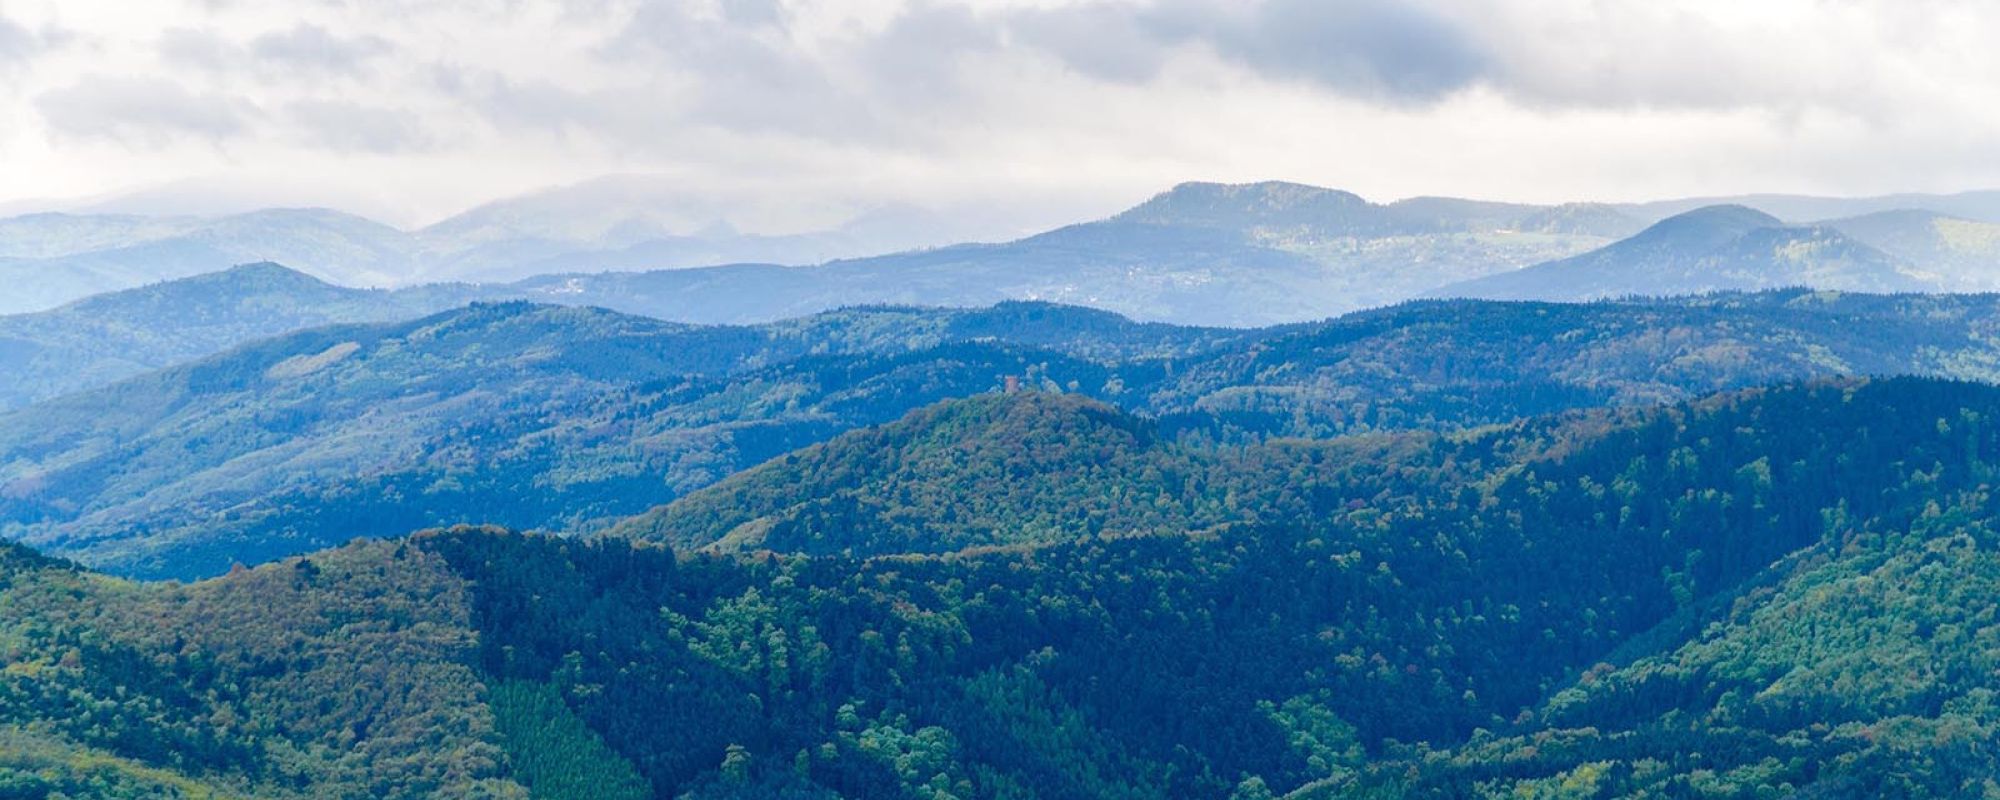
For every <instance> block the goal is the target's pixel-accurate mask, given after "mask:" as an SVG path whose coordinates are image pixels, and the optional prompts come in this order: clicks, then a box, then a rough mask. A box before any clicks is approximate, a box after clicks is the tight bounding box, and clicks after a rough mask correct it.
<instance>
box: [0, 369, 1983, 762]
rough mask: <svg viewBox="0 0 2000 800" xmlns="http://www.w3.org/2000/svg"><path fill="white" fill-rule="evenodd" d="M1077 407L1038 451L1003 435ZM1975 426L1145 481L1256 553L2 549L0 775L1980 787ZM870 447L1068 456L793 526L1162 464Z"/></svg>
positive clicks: (518, 541) (970, 502)
mask: <svg viewBox="0 0 2000 800" xmlns="http://www.w3.org/2000/svg"><path fill="white" fill-rule="evenodd" d="M1050 416H1053V417H1054V418H1056V419H1055V420H1053V421H1052V423H1051V424H1050V425H1049V426H1046V427H1047V429H1048V430H1049V431H1051V433H1050V434H1049V436H1047V437H1045V438H1044V439H1036V438H1033V437H1030V439H1029V440H1028V442H1027V443H1026V444H1023V445H1021V446H1015V445H1016V442H1015V441H1014V437H1011V436H1009V435H1006V434H1007V432H1009V431H1013V430H1016V429H1017V428H1018V426H1017V425H1016V424H1015V423H1017V422H1020V421H1034V420H1041V419H1043V418H1045V417H1050ZM1995 420H2000V389H1996V388H1994V387H1991V386H1984V385H1977V384H1966V383H1953V382H1945V381H1934V380H1917V379H1897V380H1882V381H1840V382H1832V383H1816V384H1809V385H1793V386H1785V387H1778V388H1771V389H1760V390H1753V391H1750V392H1744V393H1737V394H1731V395H1726V396H1721V397H1715V398H1709V399H1704V400H1700V401H1696V402H1693V403H1688V404H1683V405H1678V406H1670V407H1663V408H1647V409H1629V410H1623V411H1595V412H1589V413H1582V414H1572V415H1566V416H1564V417H1560V418H1544V419H1538V420H1534V421H1529V422H1526V423H1521V424H1518V425H1509V426H1503V427H1496V428H1492V429H1488V430H1484V431H1480V432H1476V433H1464V434H1460V435H1454V436H1439V435H1435V434H1428V433H1407V434H1397V435H1384V436H1373V437H1366V438H1364V439H1360V440H1343V441H1337V442H1320V443H1270V444H1263V445H1256V446H1250V447H1241V448H1224V449H1219V450H1215V451H1211V452H1210V453H1209V458H1206V459H1200V460H1189V461H1188V462H1187V463H1190V464H1198V465H1200V466H1201V471H1200V473H1199V474H1187V475H1179V476H1168V475H1166V474H1165V473H1159V476H1158V477H1157V478H1145V477H1143V476H1146V475H1148V474H1149V473H1146V472H1145V471H1144V470H1143V469H1142V470H1141V472H1140V473H1139V474H1140V476H1141V477H1140V478H1138V480H1157V481H1158V482H1159V483H1161V484H1163V485H1165V484H1169V483H1173V482H1175V481H1178V482H1179V485H1180V486H1181V488H1179V489H1173V490H1170V491H1168V492H1167V493H1169V494H1171V493H1179V494H1183V495H1186V496H1194V497H1204V498H1213V499H1215V500H1216V501H1217V502H1218V503H1219V507H1220V508H1223V509H1232V506H1233V513H1235V514H1236V517H1235V521H1233V522H1225V523H1223V524H1220V525H1218V526H1215V527H1213V528H1211V529H1208V530H1205V531H1199V532H1195V531H1182V532H1173V533H1163V535H1152V536H1126V537H1109V538H1105V537H1092V536H1068V537H1060V538H1057V539H1055V540H1043V541H1041V542H1039V543H1036V544H1032V545H1020V546H1014V547H1004V548H977V549H974V550H970V551H964V552H954V553H943V554H896V555H887V556H882V557H874V558H857V557H850V556H845V555H821V556H805V555H793V554H774V553H769V552H765V553H758V554H741V553H722V552H705V553H674V552H671V551H668V550H665V549H661V548H655V547H646V546H633V545H631V544H628V543H626V542H623V541H619V540H613V539H596V540H581V539H575V538H554V537H542V536H533V535H520V534H512V533H505V532H500V531H494V530H484V529H458V530H451V531H439V532H430V533H425V534H422V535H419V536H416V537H413V538H411V539H408V540H404V541H398V542H387V543H384V542H369V543H359V544H353V545H349V546H348V547H345V548H343V549H341V550H337V551H331V552H326V553H318V554H314V555H313V556H311V557H309V558H307V559H304V560H294V561H290V562H285V563H280V564H273V565H269V566H266V567H262V568H258V569H254V570H247V571H240V572H237V573H235V574H232V575H229V576H227V577H222V578H217V579H213V580H209V581H203V582H200V583H196V584H192V585H189V586H179V585H171V584H131V583H126V582H123V581H119V580H115V579H107V578H102V577H99V576H95V575H91V574H89V573H84V572H80V571H78V570H76V569H75V568H73V567H70V566H68V565H65V564H63V563H61V562H54V561H50V560H48V559H42V558H39V557H35V556H33V555H31V554H28V553H25V552H24V551H21V550H20V549H18V548H13V547H4V548H0V603H4V604H5V607H6V608H7V609H8V612H9V613H8V614H7V615H5V616H4V618H0V742H9V743H12V742H29V743H31V744H32V747H22V748H18V749H16V748H0V780H4V781H14V782H15V784H14V785H27V786H29V788H30V789H32V790H37V791H44V793H46V789H44V788H43V787H44V786H46V785H51V784H53V785H54V786H55V787H56V788H58V789H64V787H69V786H72V785H74V786H96V787H99V788H97V789H95V790H94V791H95V792H96V796H111V797H118V796H145V795H143V794H140V792H141V791H142V790H143V789H144V788H145V786H146V785H148V784H145V783H142V782H147V781H150V782H151V785H167V786H174V787H217V788H220V789H223V790H225V792H226V793H230V792H233V793H237V794H242V795H246V796H260V797H272V796H275V797H286V796H301V797H370V796H379V797H403V796H436V795H449V796H476V797H505V798H518V797H522V796H523V795H524V794H525V793H532V794H533V796H536V797H547V798H554V800H567V798H572V797H591V798H603V799H604V800H613V799H614V798H622V797H632V796H653V797H685V798H690V800H715V799H716V798H751V797H759V798H837V797H853V798H861V797H866V798H937V797H940V796H947V795H948V796H950V797H954V798H961V800H970V799H971V798H1097V797H1122V798H1165V797H1174V798H1226V797H1237V798H1241V797H1264V796H1276V795H1285V794H1290V793H1294V792H1296V793H1297V794H1296V796H1299V797H1354V796H1361V797H1370V796H1374V797H1395V796H1417V797H1430V796H1441V797H1495V798H1497V797H1519V796H1563V793H1564V792H1569V793H1571V794H1575V793H1578V792H1581V793H1582V796H1636V795H1638V794H1639V793H1641V792H1644V793H1646V794H1647V795H1648V796H1703V795H1706V796H1718V797H1760V796H1780V797H1782V796H1787V795H1788V794H1791V795H1800V796H1836V797H1849V796H1896V797H1912V798H1945V797H1966V796H1979V794H1980V793H1981V792H1983V791H1985V789H1986V787H1987V786H1988V785H1989V784H1990V780H1991V777H1992V775H1994V774H1995V771H1996V768H2000V753H1996V752H1995V751H1994V749H1993V748H1992V744H1991V743H1992V735H1991V733H1992V731H1993V730H1994V724H1995V721H1996V718H1995V711H1994V709H1995V707H1996V706H1995V704H1994V702H1993V698H1992V696H1991V695H1992V689H1991V686H1990V681H1991V672H1992V669H1993V666H1994V665H1993V664H1992V663H1991V661H1992V659H1991V653H1992V652H1993V650H1994V648H1993V647H1992V646H1991V644H1992V642H1991V640H1992V637H1993V636H1994V632H1995V631H1996V630H2000V627H1996V623H1995V621H1994V620H1993V619H1992V616H1993V613H1994V612H1993V609H1992V603H1991V602H1987V601H1985V600H1983V599H1982V598H1985V597H1986V595H1987V594H1990V592H1991V587H1992V586H1993V585H1994V584H1995V583H1996V582H2000V562H1996V561H1995V560H1994V559H1993V558H1991V557H1990V551H1991V550H1992V548H1993V537H1994V534H1993V531H1994V525H1995V520H1996V519H2000V503H1996V501H1995V500H1994V497H1993V495H1992V494H1991V492H1990V487H1991V486H1992V485H1993V484H1994V483H1995V481H1996V480H2000V465H1996V464H1995V463H1994V462H1993V461H1992V454H1993V453H1995V452H2000V427H1996V426H1995V424H1994V421H1995ZM1036 427H1042V426H1036ZM869 435H880V436H884V437H891V438H892V439H893V441H889V442H887V443H888V444H890V445H892V452H895V453H903V454H908V453H923V452H925V451H927V450H929V449H932V448H928V447H926V446H925V445H926V444H927V443H935V444H938V445H939V446H940V447H939V448H937V449H939V451H940V453H942V452H948V451H951V450H952V448H954V447H959V446H961V445H965V444H970V445H972V446H973V447H974V448H975V450H976V449H978V448H985V447H997V448H1000V449H1001V450H1002V451H1010V450H1011V451H1014V452H1017V453H1020V454H1023V455H1024V457H1025V454H1027V453H1029V452H1033V453H1039V454H1059V457H1058V455H1047V456H1046V457H1038V458H1029V459H1028V460H1027V461H1025V462H1021V463H1024V464H1026V465H1031V466H1029V467H1028V468H1027V469H1026V472H1025V473H1024V474H1023V475H1021V476H1019V477H1018V478H1017V480H1020V481H1025V482H1027V483H1028V484H1029V485H1031V486H1041V487H1045V488H1044V489H1043V490H1037V491H1035V492H1031V493H1029V494H1028V495H1023V497H1032V498H1040V499H1027V500H1020V499H1018V498H1017V499H1016V500H1010V501H1008V502H1005V503H996V502H994V501H992V500H991V499H990V497H989V496H990V495H992V494H993V493H994V489H993V487H991V486H990V485H989V484H978V483H973V482H968V481H964V480H962V479H961V476H959V475H955V474H952V473H953V471H954V470H953V469H952V468H949V465H947V464H946V463H945V462H946V461H951V462H953V463H954V464H957V465H960V466H959V467H958V471H960V472H962V473H965V474H978V473H979V471H980V470H981V469H984V468H985V467H984V466H982V465H983V464H986V463H990V462H992V460H991V459H984V458H980V457H976V456H975V457H968V458H955V459H952V458H946V457H943V456H940V460H937V461H930V462H924V466H922V467H917V466H915V465H912V466H910V467H909V468H901V467H896V466H894V465H893V463H892V465H890V466H887V467H884V466H881V465H868V464H851V465H845V466H842V465H840V464H836V463H829V465H828V471H829V472H830V473H832V474H829V475H826V476H821V475H803V476H802V477H804V478H806V479H809V482H808V483H807V484H806V485H803V486H801V487H799V490H798V493H799V494H798V498H810V497H822V496H830V495H837V494H839V493H840V492H842V491H845V490H847V489H848V488H851V487H853V486H863V487H866V486H871V485H873V486H882V485H889V484H888V483H887V482H886V480H887V479H888V478H893V479H894V480H901V481H905V482H906V483H907V488H908V489H909V490H910V491H911V492H912V493H918V492H922V491H935V492H937V494H938V496H939V497H940V498H950V497H953V496H956V499H957V501H958V502H956V503H952V502H921V503H912V504H911V505H910V506H909V508H911V509H912V513H913V514H917V515H931V516H933V517H939V518H940V519H941V515H944V514H948V513H951V511H952V510H953V509H954V508H965V509H986V510H985V511H983V512H982V513H986V514H988V515H990V516H992V517H994V518H995V519H1000V518H1001V517H1003V516H1004V515H1006V514H1012V513H1015V512H1014V510H1015V509H1019V510H1022V511H1024V512H1027V513H1034V512H1048V511H1049V507H1048V506H1046V505H1045V503H1054V504H1055V507H1057V508H1061V507H1064V506H1067V505H1071V504H1076V503H1079V502H1081V503H1086V504H1087V503H1091V502H1096V501H1095V500H1094V499H1090V498H1091V495H1092V493H1093V492H1096V493H1107V492H1110V491H1112V490H1113V488H1114V487H1115V486H1116V485H1117V484H1119V483H1121V482H1129V481H1133V480H1135V478H1134V476H1133V475H1131V474H1130V473H1129V471H1126V470H1120V471H1101V472H1100V471H1093V465H1094V464H1096V463H1097V462H1098V460H1099V459H1102V458H1106V457H1109V458H1111V459H1113V460H1116V459H1120V458H1128V457H1129V455H1127V454H1130V453H1134V452H1138V453H1148V452H1157V451H1159V449H1160V447H1159V446H1158V445H1153V444H1148V443H1149V442H1150V441H1156V440H1152V439H1149V435H1148V434H1147V432H1146V430H1145V428H1144V427H1143V426H1140V427H1134V423H1133V422H1132V421H1130V420H1128V419H1125V418H1122V417H1119V416H1117V415H1115V414H1113V413H1111V412H1110V410H1109V409H1106V408H1103V407H1100V406H1096V405H1093V404H1091V403H1088V402H1085V401H1080V400H1076V399H1072V398H1053V397H1040V398H1026V397H996V398H985V399H981V400H976V401H962V402H959V403H955V404H948V405H944V406H937V407H932V408H929V409H926V410H924V411H922V412H920V413H919V414H917V415H914V416H912V417H910V418H908V419H905V420H903V421H901V422H898V423H897V424H895V425H891V426H887V427H884V428H882V429H879V430H877V431H874V432H872V433H871V434H869ZM847 441H855V440H854V439H849V440H847ZM1107 448H1108V450H1107ZM835 449H837V448H832V447H829V448H825V450H826V451H827V452H831V451H832V450H835ZM960 452H964V451H960ZM1010 459H1011V457H1008V458H1002V459H1000V460H999V461H1000V463H1009V461H1010ZM843 469H845V470H847V471H846V472H841V470H843ZM925 473H929V474H930V475H931V477H932V480H931V481H930V484H931V486H928V487H924V486H917V485H915V482H916V481H918V480H919V479H920V478H921V477H923V475H924V474H925ZM840 476H846V480H839V479H838V478H839V477H840ZM1064 483H1069V484H1074V485H1075V487H1076V489H1075V490H1074V491H1068V490H1065V491H1060V492H1055V493H1053V494H1051V493H1050V492H1051V491H1053V489H1052V488H1050V487H1058V486H1060V485H1062V484H1064ZM899 488H901V487H899ZM798 498H795V499H798ZM880 521H881V522H882V523H884V524H893V525H904V526H908V528H907V529H909V530H917V529H921V528H922V527H923V526H924V525H925V524H926V522H925V521H924V520H922V519H908V520H904V519H893V518H882V519H880ZM1003 524H1004V520H1003ZM51 762H59V763H60V765H61V766H60V768H50V767H49V766H48V765H49V764H50V763H51ZM23 764H26V765H27V766H26V767H25V768H24V767H22V766H19V765H23ZM112 768H115V769H116V770H117V774H115V775H113V774H107V770H109V769H112ZM10 770H11V771H10ZM29 780H32V781H40V782H41V783H32V784H23V782H24V781H29ZM93 780H94V781H97V782H96V783H83V782H85V781H93ZM113 781H123V783H115V782H113ZM0 785H9V786H10V788H11V786H12V785H10V784H0ZM524 786H525V790H526V791H525V792H524ZM177 790H179V791H189V789H187V788H180V789H177ZM77 791H91V790H87V789H81V788H80V789H77ZM197 796H198V795H197ZM225 796H226V794H225Z"/></svg>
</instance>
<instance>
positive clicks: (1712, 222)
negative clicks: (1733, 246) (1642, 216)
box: [1632, 203, 1785, 244]
mask: <svg viewBox="0 0 2000 800" xmlns="http://www.w3.org/2000/svg"><path fill="white" fill-rule="evenodd" d="M1784 225H1785V221H1784V220H1781V219H1778V218H1777V217H1774V216H1771V215H1770V214H1766V213H1764V212H1762V211H1758V210H1757V209H1754V208H1751V207H1749V206H1745V205H1737V204H1734V203H1724V204H1720V205H1712V206H1702V207H1701V208H1697V209H1694V210H1693V211H1685V212H1682V213H1679V214H1675V215H1673V216H1671V217H1668V218H1666V219H1663V220H1660V221H1659V222H1655V223H1653V225H1652V226H1651V227H1648V228H1647V229H1645V230H1643V231H1640V232H1639V233H1638V234H1637V235H1635V236H1633V237H1632V239H1633V240H1634V241H1639V240H1647V239H1657V238H1662V237H1669V236H1671V237H1674V238H1676V239H1681V240H1686V239H1688V238H1689V237H1702V238H1712V239H1713V240H1714V241H1715V242H1716V243H1717V244H1721V243H1722V242H1726V241H1729V240H1732V239H1735V238H1736V237H1739V236H1742V235H1743V234H1746V233H1749V232H1751V231H1753V230H1756V229H1758V228H1781V227H1784Z"/></svg>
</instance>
